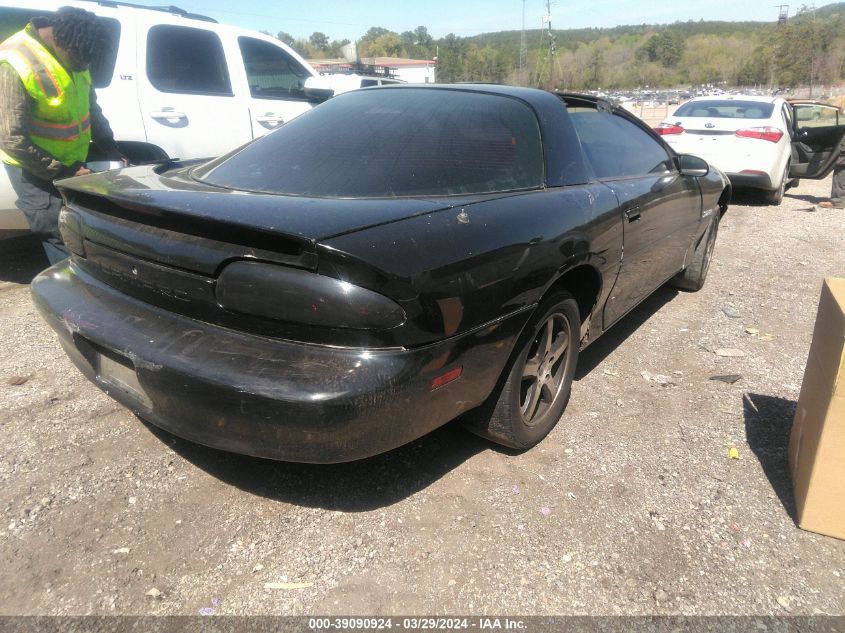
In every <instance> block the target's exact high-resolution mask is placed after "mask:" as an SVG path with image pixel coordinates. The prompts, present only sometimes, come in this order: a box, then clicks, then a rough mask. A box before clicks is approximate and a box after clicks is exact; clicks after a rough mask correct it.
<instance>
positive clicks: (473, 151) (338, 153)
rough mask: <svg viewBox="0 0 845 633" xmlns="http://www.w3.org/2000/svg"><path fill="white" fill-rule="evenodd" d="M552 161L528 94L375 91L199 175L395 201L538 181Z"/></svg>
mask: <svg viewBox="0 0 845 633" xmlns="http://www.w3.org/2000/svg"><path fill="white" fill-rule="evenodd" d="M543 167H544V163H543V152H542V144H541V142H540V130H539V126H538V123H537V119H536V116H535V114H534V111H533V110H532V109H531V108H530V107H529V106H528V105H527V104H525V103H524V102H523V101H520V100H518V99H515V98H511V97H506V96H501V95H490V94H482V93H473V92H465V91H460V90H445V89H437V90H431V89H428V90H426V89H421V88H416V89H415V88H408V89H405V88H402V89H378V88H374V89H371V90H367V91H361V92H348V93H345V94H343V95H340V96H338V97H335V98H334V99H331V100H330V101H327V102H326V103H324V104H322V105H320V106H318V107H317V108H314V109H313V110H311V111H310V112H307V113H305V114H303V115H300V116H299V117H297V118H295V119H293V120H292V121H290V122H289V123H287V124H285V125H284V127H282V128H280V129H279V130H278V131H276V132H273V133H272V134H269V135H267V136H266V137H264V138H262V139H258V140H256V141H254V142H253V143H251V144H250V145H247V146H246V147H245V148H242V149H241V150H238V151H236V152H233V153H232V154H229V155H228V156H223V157H221V158H219V159H217V160H215V161H212V162H211V163H207V164H206V165H204V166H202V167H200V168H198V169H197V170H195V172H194V175H195V177H197V178H200V179H204V180H205V181H207V182H209V183H210V184H213V185H218V186H222V187H227V188H232V189H241V190H247V191H262V192H269V193H280V194H292V195H305V196H327V197H366V198H389V197H394V196H419V195H458V194H471V193H489V192H498V191H513V190H519V189H531V188H538V187H541V186H542V184H543V176H544V170H543Z"/></svg>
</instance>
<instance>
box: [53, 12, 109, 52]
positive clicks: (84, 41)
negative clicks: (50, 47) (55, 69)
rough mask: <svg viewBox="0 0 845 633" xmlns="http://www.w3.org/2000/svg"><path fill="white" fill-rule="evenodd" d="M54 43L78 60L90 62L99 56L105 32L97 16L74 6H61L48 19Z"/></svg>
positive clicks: (105, 35) (104, 40) (105, 36)
mask: <svg viewBox="0 0 845 633" xmlns="http://www.w3.org/2000/svg"><path fill="white" fill-rule="evenodd" d="M50 25H51V26H52V27H53V39H54V40H55V42H56V44H58V45H59V46H61V47H62V48H63V49H65V50H66V51H68V52H69V53H70V54H71V55H73V56H74V57H75V58H76V59H77V60H78V61H80V62H83V63H86V64H91V63H93V62H95V61H96V60H97V59H99V57H100V53H101V51H102V50H103V47H104V46H105V43H106V38H107V34H106V33H105V30H104V29H103V27H102V26H101V25H100V23H99V22H98V21H97V16H96V15H94V14H93V13H91V12H90V11H86V10H85V9H78V8H76V7H61V8H60V9H59V10H58V11H57V12H56V14H55V15H54V16H53V17H52V19H51V20H50Z"/></svg>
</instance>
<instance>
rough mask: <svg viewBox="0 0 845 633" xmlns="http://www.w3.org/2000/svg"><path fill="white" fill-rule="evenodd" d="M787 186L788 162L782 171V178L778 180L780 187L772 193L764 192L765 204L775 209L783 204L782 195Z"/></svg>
mask: <svg viewBox="0 0 845 633" xmlns="http://www.w3.org/2000/svg"><path fill="white" fill-rule="evenodd" d="M788 185H789V162H787V163H786V169H784V170H783V176H782V177H781V179H780V186H779V187H778V188H777V189H775V190H774V191H767V192H766V202H768V203H769V204H770V205H771V206H773V207H777V206H779V205H780V203H781V202H783V194H785V193H786V189H787V187H788Z"/></svg>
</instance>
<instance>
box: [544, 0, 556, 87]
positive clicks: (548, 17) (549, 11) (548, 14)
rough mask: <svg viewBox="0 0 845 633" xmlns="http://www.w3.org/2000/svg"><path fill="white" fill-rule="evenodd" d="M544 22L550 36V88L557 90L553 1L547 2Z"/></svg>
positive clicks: (547, 0) (548, 0)
mask: <svg viewBox="0 0 845 633" xmlns="http://www.w3.org/2000/svg"><path fill="white" fill-rule="evenodd" d="M543 21H544V22H545V23H546V25H547V26H548V31H547V33H548V35H549V88H550V89H552V90H554V89H555V83H556V82H555V55H556V53H557V49H556V42H555V34H554V33H553V32H552V6H551V0H546V15H545V16H544V17H543Z"/></svg>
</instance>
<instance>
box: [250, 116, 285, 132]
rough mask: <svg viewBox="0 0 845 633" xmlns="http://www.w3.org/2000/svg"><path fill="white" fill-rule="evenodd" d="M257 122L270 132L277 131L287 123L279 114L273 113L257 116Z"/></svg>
mask: <svg viewBox="0 0 845 633" xmlns="http://www.w3.org/2000/svg"><path fill="white" fill-rule="evenodd" d="M255 120H256V121H258V122H259V123H260V124H261V126H262V127H265V128H267V129H268V130H275V129H276V128H277V127H279V126H280V125H282V124H284V122H285V120H284V119H283V118H282V117H280V116H279V115H277V114H273V113H272V112H268V113H267V114H265V115H263V116H257V117H255Z"/></svg>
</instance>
